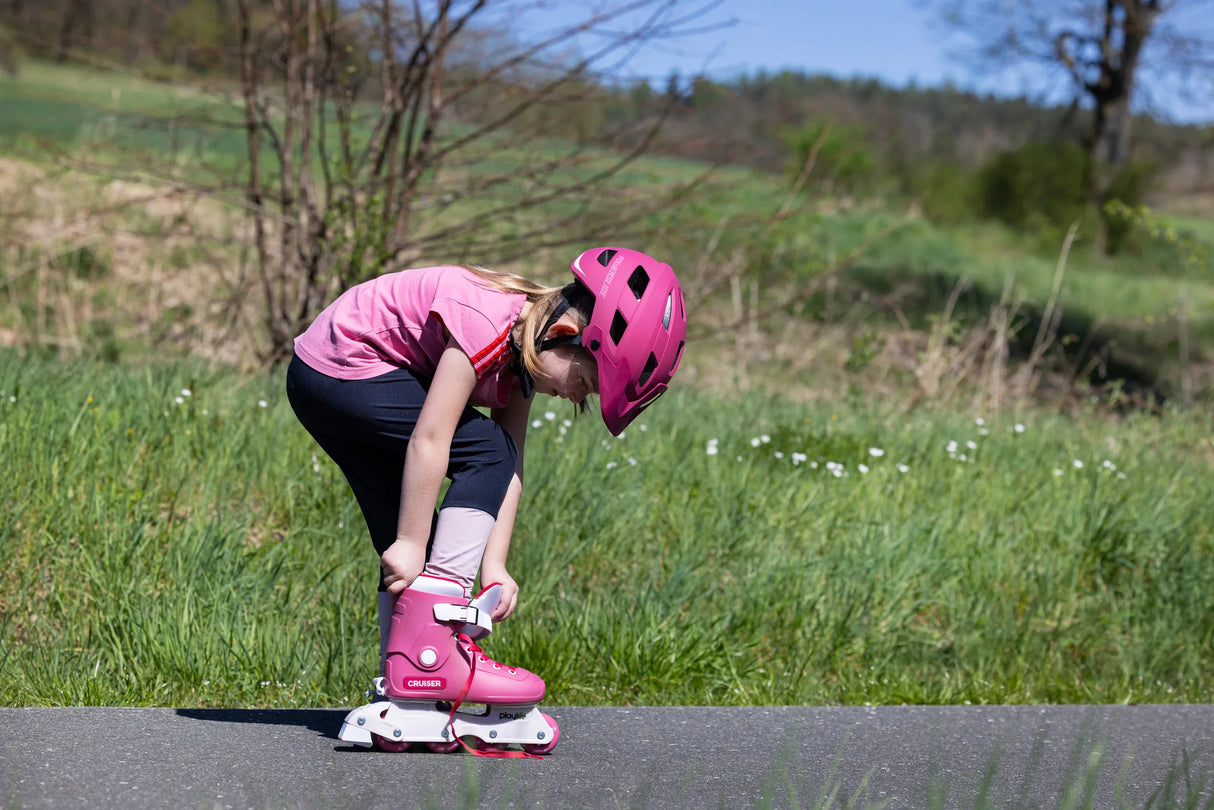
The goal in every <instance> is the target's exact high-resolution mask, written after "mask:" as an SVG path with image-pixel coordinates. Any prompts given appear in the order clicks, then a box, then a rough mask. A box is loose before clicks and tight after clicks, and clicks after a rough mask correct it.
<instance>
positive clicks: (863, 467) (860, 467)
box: [856, 464, 868, 475]
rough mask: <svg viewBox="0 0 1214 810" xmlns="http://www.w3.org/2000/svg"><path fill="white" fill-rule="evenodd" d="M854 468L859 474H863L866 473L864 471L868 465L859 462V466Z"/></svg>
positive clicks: (866, 470)
mask: <svg viewBox="0 0 1214 810" xmlns="http://www.w3.org/2000/svg"><path fill="white" fill-rule="evenodd" d="M856 469H857V470H859V471H860V475H864V474H866V473H867V472H868V465H867V464H861V465H860V466H859V467H857V468H856Z"/></svg>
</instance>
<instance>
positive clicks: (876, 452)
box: [868, 447, 885, 458]
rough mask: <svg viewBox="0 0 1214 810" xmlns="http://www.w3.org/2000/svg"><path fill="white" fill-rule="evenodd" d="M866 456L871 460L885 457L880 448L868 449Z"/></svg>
mask: <svg viewBox="0 0 1214 810" xmlns="http://www.w3.org/2000/svg"><path fill="white" fill-rule="evenodd" d="M868 454H869V455H870V456H872V457H873V458H881V456H883V455H885V451H884V450H882V449H881V448H880V447H870V448H868Z"/></svg>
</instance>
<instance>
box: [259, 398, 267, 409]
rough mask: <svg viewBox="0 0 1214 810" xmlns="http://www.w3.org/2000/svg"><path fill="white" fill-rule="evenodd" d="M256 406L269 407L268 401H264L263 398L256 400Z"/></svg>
mask: <svg viewBox="0 0 1214 810" xmlns="http://www.w3.org/2000/svg"><path fill="white" fill-rule="evenodd" d="M257 407H258V408H268V407H270V403H268V402H266V401H265V400H264V399H259V400H257Z"/></svg>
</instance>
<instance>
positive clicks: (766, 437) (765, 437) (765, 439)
mask: <svg viewBox="0 0 1214 810" xmlns="http://www.w3.org/2000/svg"><path fill="white" fill-rule="evenodd" d="M759 441H761V442H763V444H767V443H768V442H769V441H771V437H770V436H768V435H767V434H766V433H764V434H763V435H762V436H760V437H759Z"/></svg>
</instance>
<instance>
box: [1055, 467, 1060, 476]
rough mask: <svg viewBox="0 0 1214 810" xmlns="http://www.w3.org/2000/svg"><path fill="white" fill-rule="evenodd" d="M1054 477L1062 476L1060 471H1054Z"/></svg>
mask: <svg viewBox="0 0 1214 810" xmlns="http://www.w3.org/2000/svg"><path fill="white" fill-rule="evenodd" d="M1054 475H1059V476H1060V475H1062V470H1058V469H1055V470H1054Z"/></svg>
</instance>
